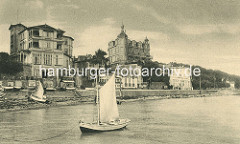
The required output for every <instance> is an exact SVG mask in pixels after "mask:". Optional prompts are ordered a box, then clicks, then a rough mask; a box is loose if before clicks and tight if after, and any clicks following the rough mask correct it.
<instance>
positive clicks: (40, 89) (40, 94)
mask: <svg viewBox="0 0 240 144" xmlns="http://www.w3.org/2000/svg"><path fill="white" fill-rule="evenodd" d="M43 92H44V91H43V86H42V83H41V82H40V81H38V86H37V90H36V91H35V92H34V93H33V96H34V97H37V98H39V99H43Z"/></svg>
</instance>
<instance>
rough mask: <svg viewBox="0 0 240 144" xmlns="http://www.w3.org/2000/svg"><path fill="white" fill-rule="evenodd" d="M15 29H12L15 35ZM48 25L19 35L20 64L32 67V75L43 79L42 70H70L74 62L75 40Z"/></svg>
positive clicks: (26, 29) (24, 31)
mask: <svg viewBox="0 0 240 144" xmlns="http://www.w3.org/2000/svg"><path fill="white" fill-rule="evenodd" d="M13 30H14V29H10V31H11V33H13ZM63 33H64V31H62V30H60V29H55V28H53V27H51V26H48V25H39V26H34V27H28V28H27V27H26V28H25V29H24V30H23V31H21V32H19V33H18V39H19V41H20V42H19V46H18V48H17V51H18V52H17V55H18V59H19V61H20V62H22V63H23V64H26V65H30V66H31V72H30V74H31V75H28V76H34V77H42V73H41V72H40V71H39V66H41V67H42V68H46V69H48V68H68V66H69V65H71V62H72V49H73V40H74V39H73V38H71V37H68V36H64V35H63Z"/></svg>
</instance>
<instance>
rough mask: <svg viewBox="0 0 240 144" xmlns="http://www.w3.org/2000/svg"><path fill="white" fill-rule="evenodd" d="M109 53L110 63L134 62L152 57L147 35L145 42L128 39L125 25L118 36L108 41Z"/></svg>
mask: <svg viewBox="0 0 240 144" xmlns="http://www.w3.org/2000/svg"><path fill="white" fill-rule="evenodd" d="M108 54H109V60H110V64H116V63H132V62H137V61H143V60H146V59H151V58H152V57H151V56H150V44H149V40H148V39H147V37H146V38H145V40H144V41H143V42H141V41H139V42H137V41H135V40H130V39H128V35H127V34H126V31H125V30H124V25H122V27H121V33H120V34H119V35H118V36H117V38H116V39H115V40H114V41H110V42H109V43H108Z"/></svg>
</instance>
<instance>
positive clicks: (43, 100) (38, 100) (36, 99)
mask: <svg viewBox="0 0 240 144" xmlns="http://www.w3.org/2000/svg"><path fill="white" fill-rule="evenodd" d="M29 98H30V100H33V101H37V102H41V103H46V102H47V100H46V99H39V98H37V97H35V96H32V95H31V96H30V97H29Z"/></svg>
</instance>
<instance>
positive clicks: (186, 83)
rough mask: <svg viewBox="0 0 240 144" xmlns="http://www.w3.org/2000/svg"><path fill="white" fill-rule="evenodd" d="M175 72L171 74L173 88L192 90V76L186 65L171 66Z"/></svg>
mask: <svg viewBox="0 0 240 144" xmlns="http://www.w3.org/2000/svg"><path fill="white" fill-rule="evenodd" d="M171 69H172V70H173V72H172V73H171V74H170V80H169V82H170V85H171V86H172V87H173V89H178V90H192V89H193V88H192V83H191V76H190V75H189V74H188V72H186V71H187V68H186V67H171Z"/></svg>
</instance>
